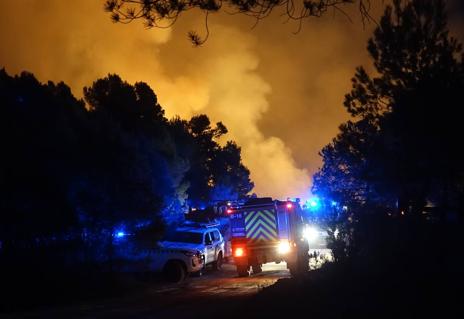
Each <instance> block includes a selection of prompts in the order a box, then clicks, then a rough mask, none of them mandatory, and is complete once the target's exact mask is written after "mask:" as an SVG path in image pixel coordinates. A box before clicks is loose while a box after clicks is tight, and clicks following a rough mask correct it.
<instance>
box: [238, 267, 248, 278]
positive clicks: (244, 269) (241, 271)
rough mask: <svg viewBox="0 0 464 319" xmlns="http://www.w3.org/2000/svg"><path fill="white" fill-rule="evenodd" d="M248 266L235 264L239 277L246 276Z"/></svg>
mask: <svg viewBox="0 0 464 319" xmlns="http://www.w3.org/2000/svg"><path fill="white" fill-rule="evenodd" d="M249 269H250V266H248V265H237V273H238V276H239V277H248V276H249V275H250V272H249Z"/></svg>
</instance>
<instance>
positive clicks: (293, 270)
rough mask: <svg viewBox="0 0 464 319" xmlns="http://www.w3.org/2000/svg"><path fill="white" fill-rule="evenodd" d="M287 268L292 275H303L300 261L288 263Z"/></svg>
mask: <svg viewBox="0 0 464 319" xmlns="http://www.w3.org/2000/svg"><path fill="white" fill-rule="evenodd" d="M287 268H288V270H290V274H291V275H292V277H299V276H300V275H301V271H300V267H298V263H287Z"/></svg>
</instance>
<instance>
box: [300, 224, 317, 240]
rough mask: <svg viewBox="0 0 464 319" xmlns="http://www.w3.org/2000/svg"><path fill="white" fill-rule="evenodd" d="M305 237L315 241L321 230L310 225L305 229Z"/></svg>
mask: <svg viewBox="0 0 464 319" xmlns="http://www.w3.org/2000/svg"><path fill="white" fill-rule="evenodd" d="M303 237H304V238H306V240H307V241H309V242H313V241H315V240H316V239H317V238H318V237H319V231H318V230H317V228H316V227H313V226H308V227H306V228H305V229H304V230H303Z"/></svg>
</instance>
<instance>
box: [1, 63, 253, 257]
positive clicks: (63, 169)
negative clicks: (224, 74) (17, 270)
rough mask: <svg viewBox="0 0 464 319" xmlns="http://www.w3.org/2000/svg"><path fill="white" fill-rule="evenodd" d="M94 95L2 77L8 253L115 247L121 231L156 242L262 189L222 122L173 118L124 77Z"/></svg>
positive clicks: (111, 79)
mask: <svg viewBox="0 0 464 319" xmlns="http://www.w3.org/2000/svg"><path fill="white" fill-rule="evenodd" d="M84 98H85V101H84V100H79V99H76V98H75V97H74V96H73V95H72V93H71V90H70V88H69V87H68V86H67V85H66V84H64V83H58V84H54V83H52V82H48V83H46V84H42V83H40V82H39V81H37V80H36V79H35V77H34V76H33V75H32V74H30V73H27V72H23V73H21V74H20V75H17V76H14V77H12V76H9V75H8V74H7V73H6V72H5V70H1V71H0V99H1V100H2V103H1V107H0V112H1V115H2V116H1V127H2V134H1V141H2V146H3V150H4V151H3V152H2V157H1V158H0V164H1V165H0V177H1V178H0V182H1V190H2V195H1V203H0V204H1V209H0V244H1V248H2V250H1V252H5V251H9V252H11V253H14V254H16V255H18V254H19V253H18V252H19V251H20V250H21V249H22V248H23V245H26V246H28V247H36V246H41V245H45V246H47V245H49V244H50V243H51V242H55V241H58V242H82V241H83V242H84V243H86V244H88V245H91V246H92V245H97V246H98V245H100V244H101V245H103V246H105V245H106V244H107V243H109V244H111V243H112V242H113V240H114V236H115V233H118V232H120V231H122V232H123V233H124V232H131V233H137V232H139V231H140V232H142V231H144V229H153V231H154V233H152V237H151V239H150V240H151V241H150V242H151V243H152V244H153V243H154V240H156V238H157V236H159V235H160V234H161V230H162V228H163V225H165V224H172V223H176V222H178V221H181V220H182V219H183V217H184V214H185V213H186V212H187V208H188V206H189V205H200V204H202V205H208V204H209V203H211V202H212V201H214V200H230V199H237V198H243V197H246V196H247V194H248V193H249V192H250V191H251V189H252V188H253V183H252V182H251V181H250V178H249V175H250V172H249V171H248V169H247V168H246V167H245V166H244V165H243V163H242V161H241V150H240V147H238V146H237V145H236V144H235V142H233V141H229V142H227V143H225V144H224V145H223V146H222V145H220V144H219V143H218V142H217V139H218V138H219V137H222V136H224V135H225V134H226V133H227V129H226V127H225V126H224V125H223V124H222V123H221V122H219V123H217V124H216V125H215V126H214V127H212V126H211V124H210V120H209V118H208V117H207V116H206V115H197V116H194V117H193V118H192V119H190V120H188V121H187V120H182V119H180V118H174V119H172V120H168V119H166V118H165V116H164V110H163V109H162V107H161V106H160V105H159V103H158V100H157V96H156V94H155V93H154V92H153V90H152V89H151V88H150V87H149V86H148V85H147V84H146V83H143V82H138V83H135V84H134V85H131V84H129V83H127V82H125V81H123V80H122V79H121V78H120V77H119V76H118V75H115V74H110V75H108V76H107V77H104V78H101V79H97V80H96V81H95V82H93V83H92V85H90V86H89V87H85V88H84ZM102 251H105V250H101V249H95V250H94V252H95V253H96V254H97V253H98V254H100V253H101V252H102ZM103 255H104V254H103ZM100 257H101V256H100ZM100 257H98V256H97V257H95V258H100Z"/></svg>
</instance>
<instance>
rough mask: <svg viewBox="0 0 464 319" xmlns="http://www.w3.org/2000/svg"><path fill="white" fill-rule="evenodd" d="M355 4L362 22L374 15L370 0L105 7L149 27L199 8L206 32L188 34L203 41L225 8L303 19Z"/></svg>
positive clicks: (127, 0) (156, 1)
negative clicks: (210, 23) (213, 18)
mask: <svg viewBox="0 0 464 319" xmlns="http://www.w3.org/2000/svg"><path fill="white" fill-rule="evenodd" d="M354 4H357V5H358V8H359V11H360V13H361V18H362V21H363V23H364V22H365V21H366V20H371V19H372V18H371V17H370V15H369V11H370V6H371V3H370V0H314V1H313V0H199V1H183V0H180V1H179V0H167V1H164V0H107V1H106V2H105V10H106V11H107V12H110V13H111V19H112V21H113V22H120V23H130V22H132V21H133V20H136V19H142V20H143V21H144V23H145V26H146V27H148V28H152V27H160V28H165V27H170V26H172V25H173V24H174V23H175V22H176V21H177V19H178V18H179V16H180V14H181V13H182V12H185V11H188V10H191V9H199V10H201V11H202V12H204V13H205V18H206V23H205V24H206V36H205V37H204V38H202V37H200V36H199V35H198V34H197V33H196V32H189V38H190V40H191V41H192V43H193V44H194V45H201V44H203V43H204V42H205V41H206V40H207V38H208V35H209V29H208V14H210V13H215V12H218V11H220V10H221V9H222V10H225V9H224V8H227V12H228V13H232V14H237V13H240V14H244V15H247V16H251V17H254V18H255V19H256V20H257V21H259V20H261V19H263V18H266V17H267V16H269V14H270V13H271V12H272V11H273V10H274V11H275V10H277V9H282V11H283V14H284V15H286V16H287V17H288V18H289V19H290V20H296V21H301V20H302V19H304V18H307V17H311V16H312V17H320V16H322V15H323V14H324V13H326V12H327V11H328V10H329V9H333V10H334V12H341V13H342V14H344V15H347V14H346V13H345V12H344V11H343V9H344V7H345V6H346V5H354ZM300 27H301V24H300Z"/></svg>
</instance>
